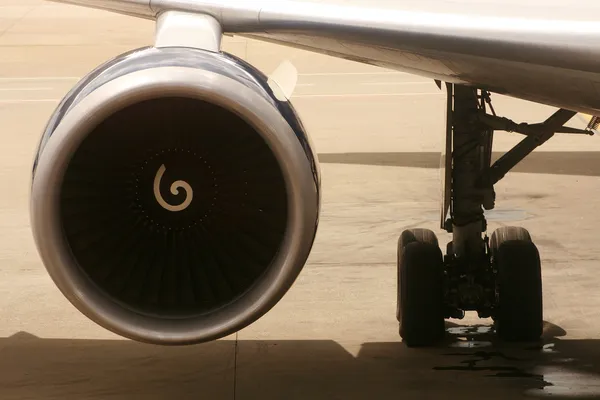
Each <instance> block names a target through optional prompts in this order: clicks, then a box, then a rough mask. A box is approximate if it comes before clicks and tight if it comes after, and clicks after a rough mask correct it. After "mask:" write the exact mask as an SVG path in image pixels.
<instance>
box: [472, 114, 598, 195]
mask: <svg viewBox="0 0 600 400" xmlns="http://www.w3.org/2000/svg"><path fill="white" fill-rule="evenodd" d="M575 114H577V112H575V111H570V110H565V109H562V108H561V109H560V110H558V111H556V112H555V113H554V114H553V115H552V116H550V118H548V119H547V120H546V121H544V122H543V123H539V124H526V123H521V124H517V123H515V122H513V121H511V120H510V119H508V118H502V117H498V116H495V115H489V114H486V113H485V112H481V113H478V114H477V115H476V119H477V121H478V122H479V123H482V124H484V125H485V126H487V127H489V128H491V129H493V130H498V131H507V132H517V133H521V134H523V135H526V136H527V137H526V138H525V139H523V140H522V141H521V142H520V143H519V144H517V145H516V146H515V147H513V148H512V149H511V150H509V151H508V152H507V153H506V154H504V155H503V156H502V157H501V158H500V159H498V161H496V162H495V163H494V164H493V165H492V166H491V167H489V168H487V169H486V170H485V171H484V172H483V173H482V175H481V177H480V178H479V179H478V182H477V186H478V187H480V188H490V187H492V186H494V185H495V184H496V183H498V181H500V180H501V179H502V178H504V176H505V175H506V174H507V173H508V172H509V171H510V170H511V169H513V168H514V167H515V166H516V165H517V164H518V163H519V162H521V161H523V159H524V158H525V157H527V156H528V155H529V154H531V152H533V151H534V150H535V149H536V148H537V147H539V146H541V145H542V144H544V143H545V142H546V141H548V139H550V138H551V137H552V136H554V134H555V133H570V134H581V135H593V134H594V133H593V132H592V131H589V130H583V129H575V128H569V127H565V126H564V125H565V124H566V123H567V122H569V120H570V119H571V118H573V117H574V116H575Z"/></svg>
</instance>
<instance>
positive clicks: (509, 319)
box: [490, 227, 543, 341]
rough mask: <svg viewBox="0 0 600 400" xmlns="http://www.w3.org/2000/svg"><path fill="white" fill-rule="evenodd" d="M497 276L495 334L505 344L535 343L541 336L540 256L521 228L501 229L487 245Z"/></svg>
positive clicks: (527, 234) (527, 233)
mask: <svg viewBox="0 0 600 400" xmlns="http://www.w3.org/2000/svg"><path fill="white" fill-rule="evenodd" d="M490 249H491V254H492V265H493V267H494V270H495V271H496V274H497V295H498V303H497V310H496V313H495V319H496V325H497V326H496V331H497V332H498V335H499V336H500V337H501V338H502V339H504V340H507V341H534V340H537V339H538V338H539V337H540V336H541V334H542V328H543V320H542V315H543V305H542V269H541V262H540V255H539V252H538V250H537V248H536V246H535V244H534V243H533V242H532V241H531V237H530V236H529V232H527V231H526V230H525V229H523V228H516V227H504V228H500V229H498V230H497V231H495V232H494V233H493V235H492V240H491V242H490Z"/></svg>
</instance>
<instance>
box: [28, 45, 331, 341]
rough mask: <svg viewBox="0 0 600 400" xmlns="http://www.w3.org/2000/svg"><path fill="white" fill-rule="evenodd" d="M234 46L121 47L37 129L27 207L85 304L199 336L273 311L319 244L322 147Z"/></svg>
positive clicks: (53, 261)
mask: <svg viewBox="0 0 600 400" xmlns="http://www.w3.org/2000/svg"><path fill="white" fill-rule="evenodd" d="M278 97H280V96H278V95H277V94H276V92H274V91H273V89H272V87H271V86H270V85H269V82H268V80H267V78H266V77H265V76H264V75H263V74H262V73H260V72H259V71H257V70H256V69H255V68H253V67H252V66H250V65H248V64H247V63H245V62H244V61H242V60H239V59H237V58H235V57H233V56H230V55H227V54H222V53H212V52H207V51H200V50H193V49H189V48H163V49H157V48H146V49H139V50H136V51H133V52H130V53H127V54H124V55H122V56H120V57H118V58H116V59H114V60H112V61H110V62H107V63H106V64H104V65H102V66H101V67H99V68H97V69H96V70H95V71H93V72H92V73H90V74H89V75H88V76H87V77H85V78H84V79H82V80H81V81H80V82H79V83H78V84H77V85H76V86H75V87H74V88H73V89H72V90H71V92H70V93H69V94H68V95H67V96H66V97H65V99H64V100H63V101H62V102H61V104H60V105H59V106H58V108H57V110H56V111H55V113H54V115H53V116H52V118H51V119H50V122H49V124H48V126H47V128H46V131H45V132H44V135H43V137H42V140H41V143H40V147H39V151H38V155H37V158H36V161H35V166H34V171H33V183H32V205H31V214H32V215H31V222H32V229H33V234H34V238H35V241H36V245H37V247H38V251H39V254H40V256H41V258H42V261H43V263H44V265H45V266H46V268H47V270H48V272H49V274H50V276H51V277H52V279H53V280H54V282H55V283H56V284H57V286H58V287H59V289H60V290H61V291H62V293H63V294H64V295H65V296H66V297H67V298H68V299H69V301H70V302H71V303H72V304H73V305H74V306H75V307H77V309H79V310H80V311H81V312H82V313H83V314H85V315H86V316H88V317H89V318H91V319H92V320H93V321H95V322H96V323H98V324H100V325H101V326H103V327H105V328H107V329H109V330H111V331H113V332H115V333H117V334H119V335H122V336H125V337H128V338H131V339H135V340H139V341H143V342H148V343H156V344H192V343H199V342H205V341H209V340H214V339H218V338H220V337H224V336H226V335H229V334H231V333H234V332H236V331H238V330H240V329H242V328H244V327H245V326H247V325H249V324H251V323H252V322H254V321H256V320H257V319H258V318H260V317H261V316H262V315H264V314H265V313H266V312H268V311H269V310H270V309H271V308H272V307H273V306H274V305H275V304H276V303H277V302H278V301H279V300H280V299H281V298H282V297H283V296H284V294H285V293H286V292H287V291H288V289H289V288H290V287H291V286H292V284H293V283H294V281H295V279H296V278H297V276H298V274H299V273H300V271H301V270H302V268H303V267H304V264H305V263H306V260H307V258H308V256H309V253H310V251H311V248H312V245H313V242H314V238H315V234H316V229H317V224H318V217H319V208H320V178H319V172H318V163H317V161H316V157H315V155H314V153H313V150H312V148H311V145H310V142H309V139H308V136H307V135H306V133H305V132H304V129H303V127H302V124H301V123H300V121H299V119H298V117H297V114H296V113H295V111H294V109H293V108H292V106H291V105H290V104H289V102H288V101H286V100H285V99H280V98H278Z"/></svg>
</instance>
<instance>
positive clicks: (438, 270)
mask: <svg viewBox="0 0 600 400" xmlns="http://www.w3.org/2000/svg"><path fill="white" fill-rule="evenodd" d="M443 279H444V263H443V258H442V252H441V251H440V247H439V245H438V240H437V238H436V236H435V234H434V233H433V232H432V231H430V230H428V229H412V230H408V231H404V232H403V233H402V235H401V236H400V239H399V240H398V289H399V290H398V303H397V304H398V305H397V309H396V317H397V319H398V322H399V323H400V336H401V337H402V338H403V339H404V342H405V343H406V344H407V345H408V346H423V345H425V346H426V345H429V344H430V343H433V342H436V341H437V340H439V339H440V338H442V337H443V336H444V303H443Z"/></svg>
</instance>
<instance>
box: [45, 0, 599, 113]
mask: <svg viewBox="0 0 600 400" xmlns="http://www.w3.org/2000/svg"><path fill="white" fill-rule="evenodd" d="M57 1H58V2H62V3H71V4H77V5H81V6H87V7H93V8H99V9H104V10H110V11H114V12H119V13H123V14H128V15H133V16H137V17H141V18H149V19H155V18H157V15H159V14H160V13H161V12H163V11H167V10H179V11H187V12H193V13H203V14H209V15H211V16H213V17H214V18H216V19H217V20H218V21H219V22H220V23H221V25H222V28H223V32H224V33H232V34H239V35H243V36H247V37H253V38H258V39H261V40H267V41H273V42H276V43H280V44H285V45H289V46H294V47H299V48H303V49H306V50H310V51H314V52H318V53H323V54H328V55H332V56H336V57H341V58H345V59H349V60H354V61H358V62H362V63H368V64H372V65H378V66H381V67H385V68H391V69H395V70H401V71H405V72H408V73H412V74H416V75H420V76H425V77H430V78H432V79H438V80H441V81H445V82H450V83H459V84H461V83H462V84H469V85H475V86H477V87H480V88H483V89H487V90H489V91H492V92H496V93H501V94H506V95H511V96H514V97H518V98H522V99H526V100H531V101H535V102H540V103H544V104H549V105H553V106H556V107H562V108H568V109H572V110H575V111H580V112H584V113H588V114H594V115H600V96H599V93H598V92H599V88H600V24H598V23H597V22H595V21H576V20H564V19H561V13H560V8H557V9H556V10H557V11H556V17H555V18H553V19H547V18H546V19H532V18H514V17H490V16H475V15H467V14H448V13H434V12H416V11H403V10H398V9H392V10H390V9H378V8H376V7H366V6H362V7H356V6H348V5H339V4H327V3H309V2H301V1H278V0H276V1H272V0H256V1H248V0H151V1H150V0H57ZM565 7H567V6H566V5H565Z"/></svg>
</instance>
